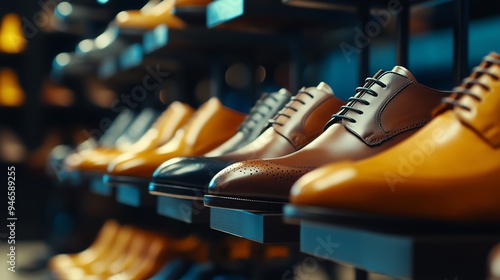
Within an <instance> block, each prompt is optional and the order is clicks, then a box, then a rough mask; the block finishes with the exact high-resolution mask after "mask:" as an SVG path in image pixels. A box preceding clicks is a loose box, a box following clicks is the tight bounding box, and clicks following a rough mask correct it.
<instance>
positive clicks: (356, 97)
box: [332, 78, 387, 123]
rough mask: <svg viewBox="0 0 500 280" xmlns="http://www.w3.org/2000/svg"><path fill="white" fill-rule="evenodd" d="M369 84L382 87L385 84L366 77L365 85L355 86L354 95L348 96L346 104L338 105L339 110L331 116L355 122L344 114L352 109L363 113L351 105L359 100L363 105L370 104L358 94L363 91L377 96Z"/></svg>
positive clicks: (360, 113)
mask: <svg viewBox="0 0 500 280" xmlns="http://www.w3.org/2000/svg"><path fill="white" fill-rule="evenodd" d="M371 84H377V85H379V86H381V87H383V88H385V87H386V86H387V85H386V84H384V83H383V82H381V81H379V80H377V79H376V78H366V80H365V86H363V87H357V88H356V95H354V97H350V98H349V99H348V100H347V104H346V105H344V106H341V107H340V112H339V113H337V114H334V115H333V116H332V118H339V119H341V120H343V119H345V120H347V121H349V122H351V123H355V122H356V120H355V119H353V118H351V117H348V116H346V114H347V113H348V112H349V111H353V112H356V113H358V114H359V115H362V114H363V111H362V110H360V109H356V108H353V107H352V106H353V105H354V102H359V103H361V104H363V105H366V106H369V105H370V102H368V101H366V100H365V99H363V98H361V97H360V96H361V95H362V94H363V93H367V94H369V95H371V96H373V97H377V96H378V93H377V92H376V91H374V90H373V89H371V88H369V86H371Z"/></svg>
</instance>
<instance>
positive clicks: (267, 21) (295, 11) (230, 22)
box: [207, 0, 356, 32]
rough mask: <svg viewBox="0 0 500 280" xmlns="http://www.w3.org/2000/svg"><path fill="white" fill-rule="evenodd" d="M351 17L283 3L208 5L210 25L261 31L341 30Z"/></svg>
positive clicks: (233, 0)
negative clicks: (339, 28) (332, 28)
mask: <svg viewBox="0 0 500 280" xmlns="http://www.w3.org/2000/svg"><path fill="white" fill-rule="evenodd" d="M355 22H356V18H355V17H353V16H352V15H349V14H345V13H342V12H337V11H332V10H315V9H303V8H301V7H294V6H290V5H284V4H283V3H282V1H281V0H216V1H214V2H212V3H210V4H209V5H208V8H207V26H208V27H210V28H212V27H221V28H231V29H233V28H236V29H246V30H248V29H250V30H258V31H266V30H283V31H293V32H296V31H297V30H298V29H307V28H328V27H330V28H331V27H341V26H346V25H349V24H351V23H355Z"/></svg>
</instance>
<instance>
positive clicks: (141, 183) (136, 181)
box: [102, 175, 151, 189]
mask: <svg viewBox="0 0 500 280" xmlns="http://www.w3.org/2000/svg"><path fill="white" fill-rule="evenodd" d="M102 180H103V182H104V183H105V184H107V185H109V186H112V187H119V186H121V185H127V186H136V187H141V188H143V187H144V188H146V189H147V188H148V186H149V182H150V181H151V179H149V178H141V177H127V176H111V175H104V176H103V177H102Z"/></svg>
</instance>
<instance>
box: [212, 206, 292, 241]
mask: <svg viewBox="0 0 500 280" xmlns="http://www.w3.org/2000/svg"><path fill="white" fill-rule="evenodd" d="M210 227H211V228H212V229H215V230H219V231H222V232H225V233H228V234H232V235H235V236H238V237H242V238H246V239H250V240H253V241H256V242H259V243H294V242H298V240H299V227H298V226H296V225H287V224H284V223H283V215H282V214H277V213H260V212H248V211H243V210H235V209H225V208H211V209H210Z"/></svg>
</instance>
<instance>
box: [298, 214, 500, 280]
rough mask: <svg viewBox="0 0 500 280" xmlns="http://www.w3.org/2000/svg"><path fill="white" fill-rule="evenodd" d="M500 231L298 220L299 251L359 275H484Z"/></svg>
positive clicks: (436, 278)
mask: <svg viewBox="0 0 500 280" xmlns="http://www.w3.org/2000/svg"><path fill="white" fill-rule="evenodd" d="M499 241H500V235H498V234H493V233H492V234H488V233H483V234H480V233H477V234H466V233H460V232H454V233H449V232H447V233H439V232H437V233H434V234H433V233H425V234H410V233H407V234H398V233H386V232H384V231H379V230H367V229H359V228H353V227H346V226H336V225H333V224H321V223H317V222H308V221H302V222H301V225H300V249H301V251H302V252H304V253H307V254H310V255H313V256H316V257H319V258H322V259H327V260H330V261H333V262H338V263H342V264H347V265H352V266H354V267H356V269H357V279H359V280H367V279H368V275H369V273H370V272H375V273H380V274H384V275H388V276H391V277H396V278H397V279H413V280H443V279H486V271H487V270H486V265H485V264H486V262H487V258H488V254H489V251H490V250H491V248H492V247H493V246H494V244H496V243H497V242H499Z"/></svg>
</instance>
